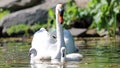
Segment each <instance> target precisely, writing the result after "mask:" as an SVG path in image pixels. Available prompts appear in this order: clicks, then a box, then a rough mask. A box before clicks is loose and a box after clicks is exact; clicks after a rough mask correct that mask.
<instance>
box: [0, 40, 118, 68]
mask: <svg viewBox="0 0 120 68" xmlns="http://www.w3.org/2000/svg"><path fill="white" fill-rule="evenodd" d="M0 41H1V43H0V68H120V40H119V39H94V38H93V39H81V40H78V41H77V42H76V44H77V45H78V48H79V49H80V53H81V54H83V55H84V58H83V60H82V61H80V62H67V63H65V64H64V65H61V64H60V65H58V64H51V63H50V62H44V63H41V64H34V65H30V64H29V60H30V59H29V55H28V51H29V48H30V44H31V43H30V41H31V40H29V41H28V40H25V41H21V40H19V39H17V40H14V39H7V40H5V39H1V40H0Z"/></svg>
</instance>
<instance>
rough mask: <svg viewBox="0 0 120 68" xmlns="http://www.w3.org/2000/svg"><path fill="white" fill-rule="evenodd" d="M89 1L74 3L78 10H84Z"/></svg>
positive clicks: (76, 1)
mask: <svg viewBox="0 0 120 68" xmlns="http://www.w3.org/2000/svg"><path fill="white" fill-rule="evenodd" d="M88 2H89V0H75V3H76V4H77V6H78V7H80V8H85V7H86V6H87V4H88Z"/></svg>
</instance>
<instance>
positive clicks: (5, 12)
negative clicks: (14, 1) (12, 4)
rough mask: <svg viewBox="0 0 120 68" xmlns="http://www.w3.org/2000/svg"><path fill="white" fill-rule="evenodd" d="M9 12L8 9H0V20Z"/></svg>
mask: <svg viewBox="0 0 120 68" xmlns="http://www.w3.org/2000/svg"><path fill="white" fill-rule="evenodd" d="M9 13H10V11H9V10H3V9H0V20H1V19H2V18H3V17H4V16H6V15H7V14H9Z"/></svg>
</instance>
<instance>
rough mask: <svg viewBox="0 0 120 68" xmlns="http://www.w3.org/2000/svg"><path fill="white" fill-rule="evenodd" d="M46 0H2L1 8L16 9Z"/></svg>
mask: <svg viewBox="0 0 120 68" xmlns="http://www.w3.org/2000/svg"><path fill="white" fill-rule="evenodd" d="M43 1H44V0H0V8H3V9H9V10H11V11H16V10H20V9H25V8H28V7H31V6H34V5H37V4H39V3H41V2H43Z"/></svg>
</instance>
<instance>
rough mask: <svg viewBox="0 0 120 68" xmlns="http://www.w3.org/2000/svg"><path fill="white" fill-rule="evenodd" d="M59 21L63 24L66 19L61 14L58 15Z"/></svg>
mask: <svg viewBox="0 0 120 68" xmlns="http://www.w3.org/2000/svg"><path fill="white" fill-rule="evenodd" d="M58 19H59V22H60V23H61V24H62V23H63V21H64V19H63V16H61V15H60V14H59V15H58Z"/></svg>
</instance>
